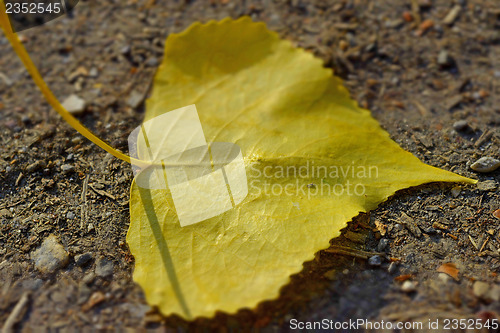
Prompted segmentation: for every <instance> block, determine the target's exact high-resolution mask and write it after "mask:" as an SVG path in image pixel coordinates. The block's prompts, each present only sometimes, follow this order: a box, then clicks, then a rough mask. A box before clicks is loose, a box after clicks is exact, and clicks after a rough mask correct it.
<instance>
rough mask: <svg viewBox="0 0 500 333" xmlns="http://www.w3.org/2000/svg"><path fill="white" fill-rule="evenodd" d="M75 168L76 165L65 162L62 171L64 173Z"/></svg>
mask: <svg viewBox="0 0 500 333" xmlns="http://www.w3.org/2000/svg"><path fill="white" fill-rule="evenodd" d="M73 170H75V167H74V166H73V165H71V164H63V165H61V171H62V172H64V173H69V172H71V171H73Z"/></svg>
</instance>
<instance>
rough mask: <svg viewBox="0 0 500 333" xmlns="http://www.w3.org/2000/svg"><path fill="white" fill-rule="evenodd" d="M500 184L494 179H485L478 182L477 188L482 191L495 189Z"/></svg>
mask: <svg viewBox="0 0 500 333" xmlns="http://www.w3.org/2000/svg"><path fill="white" fill-rule="evenodd" d="M497 187H498V185H497V183H496V182H495V181H494V180H485V181H483V182H479V183H477V188H478V189H479V190H480V191H495V190H496V189H497Z"/></svg>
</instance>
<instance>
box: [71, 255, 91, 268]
mask: <svg viewBox="0 0 500 333" xmlns="http://www.w3.org/2000/svg"><path fill="white" fill-rule="evenodd" d="M91 259H92V253H90V252H87V253H84V254H79V255H76V256H75V264H76V265H77V266H84V265H86V264H87V263H88V262H89V261H90V260H91Z"/></svg>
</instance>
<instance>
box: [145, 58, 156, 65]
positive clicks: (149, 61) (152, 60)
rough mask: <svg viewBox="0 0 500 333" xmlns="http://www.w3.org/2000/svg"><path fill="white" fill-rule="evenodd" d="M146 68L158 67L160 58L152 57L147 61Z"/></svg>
mask: <svg viewBox="0 0 500 333" xmlns="http://www.w3.org/2000/svg"><path fill="white" fill-rule="evenodd" d="M146 66H148V67H156V66H158V58H156V57H151V58H149V59H148V60H146Z"/></svg>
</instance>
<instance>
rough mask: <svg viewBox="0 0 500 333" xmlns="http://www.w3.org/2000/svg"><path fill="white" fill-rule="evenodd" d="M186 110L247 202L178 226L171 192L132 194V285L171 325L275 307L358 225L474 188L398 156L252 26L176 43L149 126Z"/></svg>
mask: <svg viewBox="0 0 500 333" xmlns="http://www.w3.org/2000/svg"><path fill="white" fill-rule="evenodd" d="M191 104H196V106H197V109H198V112H199V118H200V122H201V124H202V127H203V132H204V134H205V136H206V140H207V142H209V143H210V142H230V143H234V144H236V145H238V146H239V147H240V148H241V151H242V153H243V157H244V162H245V167H246V175H247V178H248V196H247V197H246V198H245V199H244V200H243V202H242V203H240V204H239V205H237V206H236V208H234V209H230V210H228V211H226V212H225V213H223V214H221V215H218V216H215V217H212V218H210V219H207V220H205V221H203V222H200V223H196V224H193V225H189V226H186V227H181V226H180V223H179V219H178V217H177V215H176V212H175V207H174V205H173V203H172V198H171V197H170V196H171V193H170V192H169V190H165V189H163V190H162V189H145V188H141V187H139V186H138V185H137V183H136V182H135V181H134V183H133V184H132V188H131V194H130V212H131V224H130V229H129V231H128V234H127V241H128V244H129V246H130V249H131V251H132V254H133V255H134V257H135V265H136V266H135V271H134V280H135V281H136V282H137V283H139V284H140V285H141V286H142V288H143V289H144V292H145V295H146V299H147V301H148V303H149V304H150V305H152V306H157V307H158V308H159V310H160V311H161V312H162V313H163V314H165V315H170V314H178V315H180V316H181V317H184V318H187V319H192V318H195V317H198V316H207V317H210V316H213V315H214V313H215V312H216V311H219V310H220V311H225V312H235V311H237V310H238V309H240V308H243V307H249V308H252V307H254V306H256V304H257V303H259V302H261V301H263V300H269V299H273V298H276V297H277V296H278V293H279V289H280V287H281V286H283V285H284V284H286V283H287V282H288V281H289V276H290V275H291V274H294V273H297V272H299V271H300V270H301V268H302V264H303V262H304V261H307V260H311V259H313V256H314V253H315V252H317V251H319V250H321V249H325V248H327V247H328V246H329V240H330V239H332V238H334V237H337V236H338V235H339V234H340V229H342V228H344V227H345V226H346V223H347V222H348V221H350V220H351V219H352V218H353V217H354V216H356V215H358V214H359V212H366V211H369V210H371V209H374V208H375V207H377V205H378V204H380V203H381V202H383V201H384V200H386V199H387V198H388V197H389V196H390V195H392V194H394V192H395V191H397V190H399V189H402V188H406V187H410V186H416V185H420V184H423V183H426V182H436V181H447V182H469V183H471V182H473V181H472V180H470V179H467V178H464V177H461V176H458V175H456V174H453V173H451V172H447V171H444V170H440V169H437V168H434V167H431V166H427V165H425V164H423V163H421V162H420V161H419V160H418V159H417V158H415V157H414V156H413V155H411V154H410V153H408V152H406V151H404V150H402V149H401V148H400V147H399V146H398V145H397V144H396V143H394V142H393V141H392V140H391V139H390V138H389V135H388V134H387V133H386V132H385V131H383V130H382V129H381V128H380V126H379V124H378V123H377V122H376V121H375V120H374V119H373V118H372V117H371V115H370V113H369V111H368V110H364V109H361V108H359V107H358V106H357V104H356V102H355V101H353V100H352V99H350V98H349V94H348V92H347V90H346V89H345V88H344V87H343V85H342V82H341V80H340V79H339V78H337V77H334V76H332V73H331V70H329V69H325V68H323V67H322V63H321V61H320V60H319V59H316V58H314V57H313V56H312V55H311V54H310V53H307V52H305V51H303V50H301V49H297V48H294V47H292V46H291V45H290V43H289V42H287V41H283V40H281V39H279V37H278V36H277V34H275V33H273V32H270V31H269V30H267V29H266V27H265V25H264V24H262V23H253V22H252V21H251V20H250V19H249V18H241V19H238V20H231V19H225V20H222V21H220V22H209V23H207V24H204V25H203V24H200V23H195V24H193V25H192V26H191V27H190V28H189V29H187V30H186V31H185V32H183V33H181V34H173V35H170V36H169V37H168V39H167V42H166V46H165V57H164V60H163V63H162V65H161V66H160V68H159V70H158V73H157V75H156V78H155V81H154V88H153V92H152V96H151V98H150V99H149V100H148V101H147V112H146V120H151V119H154V118H155V117H158V116H160V115H162V114H165V113H166V112H168V111H171V110H174V109H177V108H181V107H184V106H187V105H191ZM186 140H188V139H186ZM349 184H350V185H349ZM349 187H350V189H349ZM341 189H342V190H343V191H342V192H341ZM287 190H288V191H287ZM280 191H281V193H280ZM207 200H208V199H207ZM192 209H193V210H196V209H197V207H196V205H195V204H194V203H193V207H192Z"/></svg>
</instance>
